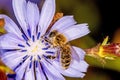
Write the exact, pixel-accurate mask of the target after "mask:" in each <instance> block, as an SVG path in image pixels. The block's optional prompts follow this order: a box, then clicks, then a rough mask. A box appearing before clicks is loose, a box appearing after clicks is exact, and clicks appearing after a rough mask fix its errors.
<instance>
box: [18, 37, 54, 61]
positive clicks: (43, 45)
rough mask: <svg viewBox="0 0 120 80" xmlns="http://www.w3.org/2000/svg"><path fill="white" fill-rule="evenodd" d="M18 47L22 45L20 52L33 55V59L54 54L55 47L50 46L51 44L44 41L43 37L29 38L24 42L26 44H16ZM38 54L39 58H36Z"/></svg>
mask: <svg viewBox="0 0 120 80" xmlns="http://www.w3.org/2000/svg"><path fill="white" fill-rule="evenodd" d="M18 46H19V47H23V48H22V50H21V52H23V53H24V54H26V55H28V56H33V58H34V59H35V60H38V59H40V58H43V57H45V56H48V55H52V56H53V55H54V54H55V49H53V48H51V47H50V46H51V44H49V43H48V42H46V41H45V40H44V39H42V38H41V39H39V40H35V41H33V40H29V41H27V42H26V45H25V46H24V45H21V44H18ZM38 56H39V58H38Z"/></svg>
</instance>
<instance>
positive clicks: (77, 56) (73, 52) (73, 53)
mask: <svg viewBox="0 0 120 80" xmlns="http://www.w3.org/2000/svg"><path fill="white" fill-rule="evenodd" d="M71 56H72V59H75V60H76V61H80V57H79V55H78V54H77V52H76V51H75V49H74V48H73V47H71Z"/></svg>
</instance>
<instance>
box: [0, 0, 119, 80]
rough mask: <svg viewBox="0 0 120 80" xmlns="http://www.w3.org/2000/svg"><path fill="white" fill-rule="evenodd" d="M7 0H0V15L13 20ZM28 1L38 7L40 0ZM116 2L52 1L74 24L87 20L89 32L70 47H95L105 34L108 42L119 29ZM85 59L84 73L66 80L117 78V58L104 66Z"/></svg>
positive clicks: (104, 0)
mask: <svg viewBox="0 0 120 80" xmlns="http://www.w3.org/2000/svg"><path fill="white" fill-rule="evenodd" d="M11 1H12V0H0V14H6V15H8V16H10V17H11V18H12V19H13V20H14V21H15V22H16V23H17V21H16V18H15V16H14V13H13V9H12V5H11V4H12V3H11ZM31 1H33V2H36V3H38V5H39V6H41V4H39V2H41V1H43V0H31ZM118 3H119V2H117V0H110V1H108V0H56V12H63V13H64V15H74V18H75V20H76V21H77V22H78V23H88V25H89V29H90V30H91V33H90V34H89V35H87V36H84V37H82V38H79V39H76V40H74V41H72V42H71V44H72V45H74V46H77V47H81V48H83V49H86V48H91V47H94V46H96V45H97V43H99V42H102V40H103V38H104V37H106V36H110V39H109V41H110V42H112V41H113V39H114V36H115V32H116V30H117V29H119V28H120V12H119V10H120V9H119V4H118ZM117 37H119V36H117ZM115 39H116V38H115ZM117 39H118V38H117ZM119 39H120V38H119ZM117 41H120V40H117ZM85 60H86V61H87V62H88V63H89V64H90V67H89V69H88V72H87V73H86V74H87V75H86V76H85V77H84V78H83V79H80V78H68V77H66V80H120V77H119V75H120V59H119V58H117V59H116V60H106V64H104V65H103V64H102V63H101V62H100V61H99V60H98V59H96V58H93V57H89V56H86V58H85Z"/></svg>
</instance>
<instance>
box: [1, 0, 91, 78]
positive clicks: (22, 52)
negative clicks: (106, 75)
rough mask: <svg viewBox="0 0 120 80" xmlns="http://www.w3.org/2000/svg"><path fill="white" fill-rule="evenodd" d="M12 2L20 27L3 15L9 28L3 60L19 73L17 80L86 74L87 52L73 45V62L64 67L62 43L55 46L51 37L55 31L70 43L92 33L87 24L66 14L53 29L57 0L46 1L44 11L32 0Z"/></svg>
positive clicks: (5, 37)
mask: <svg viewBox="0 0 120 80" xmlns="http://www.w3.org/2000/svg"><path fill="white" fill-rule="evenodd" d="M12 4H13V10H14V14H15V16H16V18H17V20H18V22H19V25H20V26H17V25H16V24H15V23H14V22H13V21H12V20H11V19H10V18H9V17H8V16H6V15H4V14H0V18H2V19H4V20H5V29H6V31H7V34H5V35H2V36H0V51H1V54H0V55H1V59H2V61H3V62H4V63H5V64H6V65H7V66H9V67H10V68H11V69H12V70H14V71H15V72H16V80H47V79H48V80H65V78H64V77H63V75H64V76H69V77H81V78H82V77H84V75H85V73H84V72H86V71H87V67H88V64H87V63H86V62H85V61H84V56H85V52H84V51H83V50H82V49H80V48H77V47H75V46H71V47H70V52H71V57H72V60H71V63H70V65H69V67H68V68H67V69H63V67H62V66H61V62H60V55H61V54H60V51H61V49H60V46H54V47H53V44H51V43H50V42H49V41H47V40H49V36H48V35H49V34H50V33H51V32H52V31H54V30H57V31H58V32H59V34H62V35H64V36H65V38H66V39H67V42H69V41H71V40H74V39H77V38H79V37H82V36H84V35H86V34H88V33H89V32H90V31H89V29H88V26H87V24H86V23H84V24H76V21H75V20H74V19H73V16H64V17H62V18H60V19H59V20H57V21H56V22H55V23H54V24H53V25H52V26H51V28H50V29H49V27H50V24H51V22H52V20H53V17H54V15H55V14H54V13H55V0H45V2H44V4H43V7H42V9H41V11H40V12H39V8H38V6H37V4H35V3H33V2H30V1H28V2H27V1H26V0H12ZM58 47H59V48H58ZM57 54H58V56H56V57H55V56H54V55H57ZM50 56H51V57H54V58H49V57H50Z"/></svg>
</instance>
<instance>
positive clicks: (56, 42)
mask: <svg viewBox="0 0 120 80" xmlns="http://www.w3.org/2000/svg"><path fill="white" fill-rule="evenodd" d="M49 38H50V42H51V43H52V45H53V47H57V48H58V49H59V50H60V52H58V54H57V56H58V55H59V54H60V56H59V59H60V63H61V66H62V68H63V69H67V68H68V67H69V66H70V63H71V61H72V56H71V47H70V45H69V44H68V43H67V39H66V37H65V36H64V35H63V34H60V33H59V32H58V31H57V30H53V31H52V32H51V33H50V34H49Z"/></svg>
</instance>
